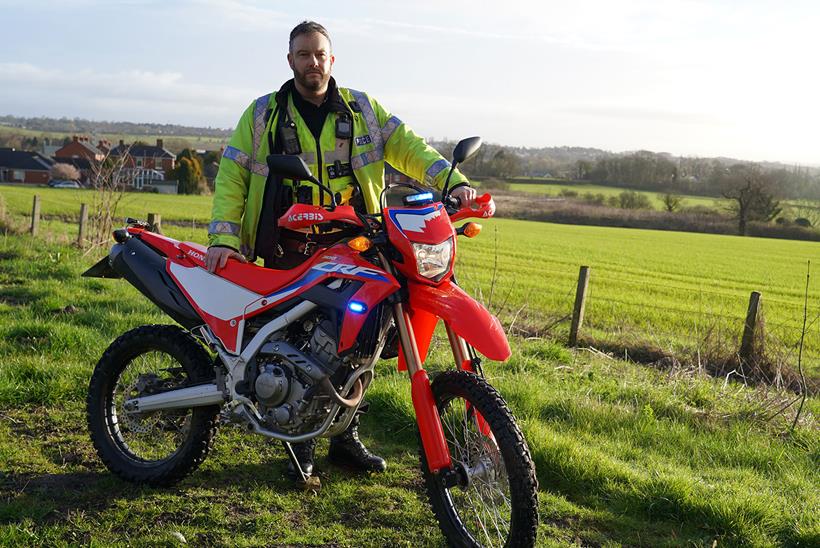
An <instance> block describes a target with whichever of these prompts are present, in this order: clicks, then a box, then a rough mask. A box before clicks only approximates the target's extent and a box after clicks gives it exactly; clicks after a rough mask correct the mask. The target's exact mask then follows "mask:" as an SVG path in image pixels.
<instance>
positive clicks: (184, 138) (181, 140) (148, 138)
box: [0, 125, 228, 150]
mask: <svg viewBox="0 0 820 548" xmlns="http://www.w3.org/2000/svg"><path fill="white" fill-rule="evenodd" d="M78 133H81V132H65V131H39V130H33V129H23V128H18V127H9V126H2V125H0V135H8V134H10V135H19V136H21V137H29V138H30V137H37V138H38V139H41V140H42V139H51V141H52V142H62V140H63V139H65V138H66V137H68V138H71V137H72V136H74V135H77V134H78ZM94 136H95V139H107V140H108V141H110V142H111V143H112V144H114V145H116V144H117V143H119V142H120V139H122V140H124V141H125V142H126V143H129V144H130V143H134V142H135V141H143V142H145V143H148V144H155V143H156V142H157V139H162V140H163V144H164V145H165V147H166V148H171V149H173V150H177V149H180V150H181V149H182V148H185V147H191V148H197V149H205V150H219V147H220V146H222V145H224V144H226V143H227V142H228V137H224V138H223V137H210V136H201V135H132V134H126V133H95V134H94ZM94 144H96V141H95V143H94Z"/></svg>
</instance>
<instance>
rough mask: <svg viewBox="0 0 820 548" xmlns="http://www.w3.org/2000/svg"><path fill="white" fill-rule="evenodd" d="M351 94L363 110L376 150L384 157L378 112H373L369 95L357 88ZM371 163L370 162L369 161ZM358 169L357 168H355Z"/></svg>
mask: <svg viewBox="0 0 820 548" xmlns="http://www.w3.org/2000/svg"><path fill="white" fill-rule="evenodd" d="M350 94H351V95H353V98H354V99H356V102H357V103H358V104H359V108H360V109H361V110H362V116H364V121H365V123H366V124H367V131H368V132H369V133H370V138H371V139H373V147H374V151H375V152H376V153H378V155H379V156H380V157H381V158H384V140H383V139H382V131H381V127H379V120H378V118H376V113H375V112H373V106H372V105H371V104H370V101H369V100H368V99H367V95H365V94H364V93H362V92H361V91H356V90H355V89H351V90H350ZM367 163H370V162H367ZM353 169H357V168H355V167H354V168H353Z"/></svg>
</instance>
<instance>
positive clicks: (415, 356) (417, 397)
mask: <svg viewBox="0 0 820 548" xmlns="http://www.w3.org/2000/svg"><path fill="white" fill-rule="evenodd" d="M393 319H394V321H395V322H396V330H397V331H398V334H399V341H400V342H401V349H402V352H403V354H404V356H403V357H404V361H405V364H406V365H407V371H408V373H409V375H410V384H411V396H412V399H413V408H414V409H415V411H416V419H417V421H418V425H419V432H420V434H421V444H422V448H423V449H424V454H425V456H426V457H427V464H428V466H429V468H430V471H431V472H433V473H437V472H439V471H441V470H443V469H450V468H451V467H452V459H451V458H450V450H449V448H448V447H447V440H446V439H445V438H444V429H443V427H442V425H441V417H440V416H439V413H438V407H437V406H436V400H435V398H434V397H433V391H432V390H431V388H430V379H429V378H428V376H427V371H425V370H424V367H423V364H422V360H421V356H420V355H419V349H418V345H417V344H416V337H415V335H414V333H413V324H412V322H411V321H410V316H409V315H408V313H407V311H406V310H405V309H404V305H403V304H402V303H401V302H397V303H394V304H393ZM445 327H446V330H447V338H448V340H449V341H450V347H451V348H452V350H453V358H454V359H455V362H456V367H457V368H458V369H461V370H464V371H470V372H473V373H475V372H476V371H475V367H474V366H473V361H472V359H471V358H470V352H469V349H468V347H467V343H466V341H465V340H464V339H463V338H462V337H460V336H459V335H458V334H457V333H456V332H455V331H453V329H452V328H451V327H450V326H449V325H447V324H445ZM466 405H467V412H468V413H469V412H470V403H469V402H467V404H466ZM475 418H476V421H477V426H478V428H479V431H480V432H482V433H483V434H484V435H485V436H492V433H491V432H490V427H489V425H488V424H487V422H486V421H485V420H484V417H482V416H481V414H480V413H477V412H476V417H475Z"/></svg>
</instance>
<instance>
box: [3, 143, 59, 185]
mask: <svg viewBox="0 0 820 548" xmlns="http://www.w3.org/2000/svg"><path fill="white" fill-rule="evenodd" d="M53 163H54V162H52V161H51V160H49V159H48V158H46V157H45V156H43V155H42V154H40V153H38V152H28V151H26V150H15V149H13V148H0V182H3V183H30V184H45V183H47V182H48V181H49V180H50V179H51V175H50V170H51V166H52V164H53Z"/></svg>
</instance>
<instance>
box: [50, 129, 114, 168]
mask: <svg viewBox="0 0 820 548" xmlns="http://www.w3.org/2000/svg"><path fill="white" fill-rule="evenodd" d="M104 143H105V141H100V144H101V145H102V144H104ZM54 158H85V159H86V160H88V161H89V162H102V161H103V159H104V158H105V152H104V151H103V150H100V148H99V147H96V146H94V145H92V144H91V140H90V139H89V138H88V137H85V136H81V135H74V137H72V139H71V142H69V143H68V144H67V145H64V146H63V147H62V148H59V149H57V151H56V152H55V153H54Z"/></svg>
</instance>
